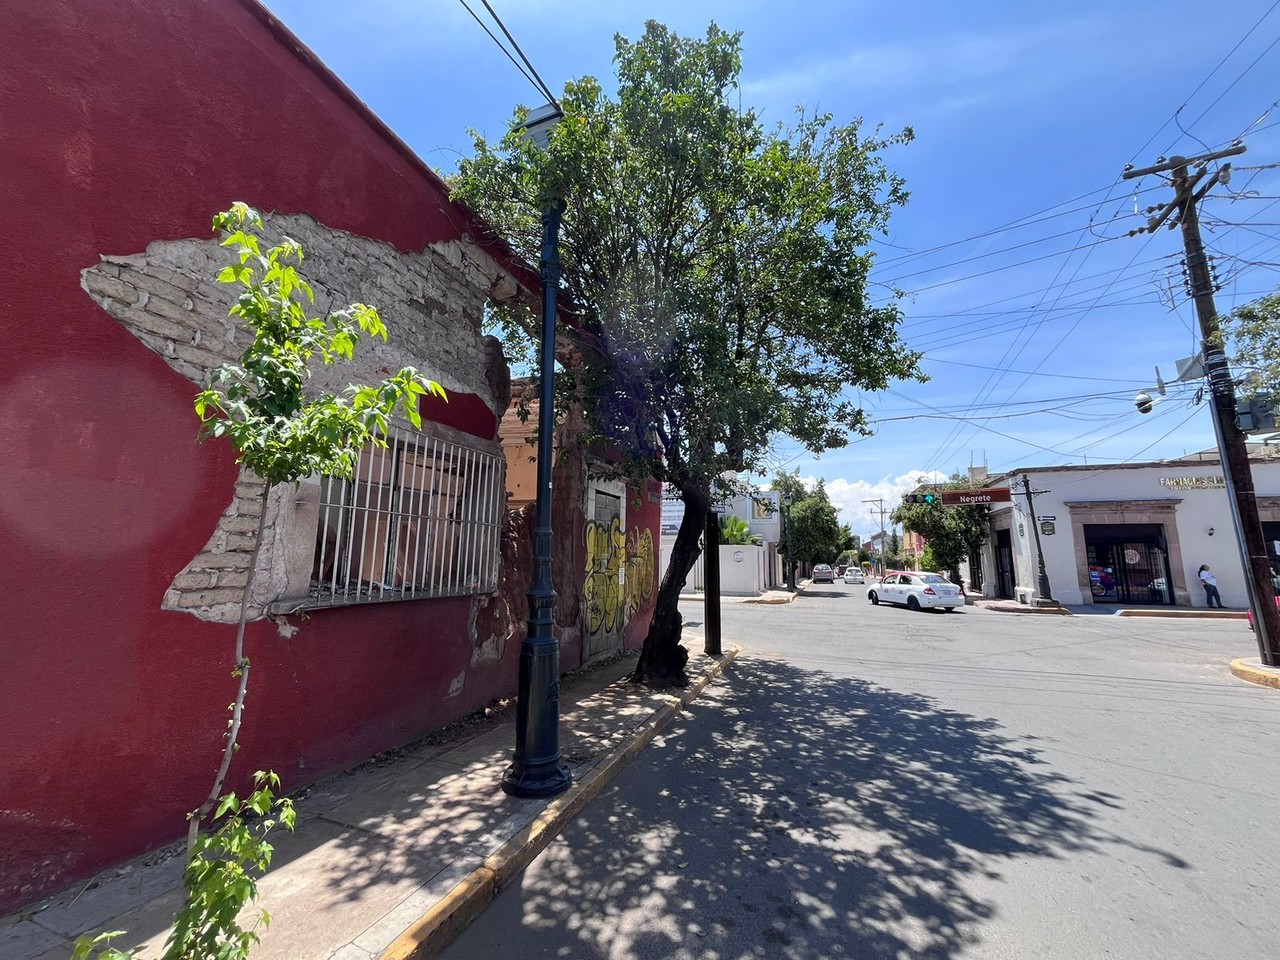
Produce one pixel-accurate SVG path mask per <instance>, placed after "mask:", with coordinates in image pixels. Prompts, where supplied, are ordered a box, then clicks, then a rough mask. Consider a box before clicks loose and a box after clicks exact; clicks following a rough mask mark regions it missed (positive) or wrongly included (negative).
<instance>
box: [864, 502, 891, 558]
mask: <svg viewBox="0 0 1280 960" xmlns="http://www.w3.org/2000/svg"><path fill="white" fill-rule="evenodd" d="M862 502H863V503H874V504H875V505H876V506H877V507H879V508H880V509H879V513H880V552H879V554H877V556H876V559H877V560H878V561H879V565H880V576H881V577H883V576H884V551H885V548H886V547H887V546H888V544H887V543H885V540H884V515H885V514H886V513H887V512H888V511H887V510H885V507H884V499H883V498H881V499H878V500H863V501H862ZM876 512H877V511H875V510H872V511H871V515H872V516H875V515H876Z"/></svg>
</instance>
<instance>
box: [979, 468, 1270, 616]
mask: <svg viewBox="0 0 1280 960" xmlns="http://www.w3.org/2000/svg"><path fill="white" fill-rule="evenodd" d="M1251 463H1252V467H1253V477H1254V484H1255V487H1256V490H1257V495H1258V507H1259V512H1260V514H1261V517H1262V525H1263V534H1264V537H1265V539H1266V541H1267V549H1268V552H1269V554H1270V556H1271V560H1272V566H1273V570H1280V460H1274V459H1270V458H1269V457H1266V456H1258V455H1255V456H1254V458H1253V459H1252V461H1251ZM1024 478H1025V479H1026V480H1027V481H1028V482H1029V485H1030V488H1031V503H1033V504H1034V513H1033V512H1032V510H1031V509H1030V508H1029V506H1028V497H1027V495H1026V494H1025V492H1023V487H1024V484H1023V479H1024ZM985 486H987V487H1003V486H1008V487H1011V488H1012V490H1013V500H1012V502H1011V503H1006V504H993V505H991V507H990V514H989V523H990V535H989V537H988V541H987V544H986V545H985V546H984V547H983V549H982V551H981V553H980V554H979V555H978V556H975V557H973V558H971V559H970V562H969V564H968V570H967V572H966V576H965V579H966V583H967V584H969V585H970V586H971V587H974V588H978V587H980V588H981V590H982V592H983V593H984V594H985V595H986V596H989V597H999V598H1005V599H1030V598H1032V597H1035V596H1038V595H1039V592H1040V591H1039V587H1038V582H1039V566H1040V558H1041V557H1043V559H1044V566H1045V571H1046V573H1047V574H1048V579H1049V585H1050V589H1051V592H1052V594H1053V597H1054V599H1055V600H1057V601H1058V602H1060V603H1064V604H1068V605H1074V604H1107V605H1130V604H1135V605H1151V606H1204V605H1205V595H1204V590H1203V588H1202V586H1201V584H1200V581H1199V579H1198V571H1199V569H1200V566H1201V565H1202V564H1209V566H1210V568H1211V569H1212V570H1213V572H1214V574H1215V576H1216V577H1217V581H1218V588H1219V590H1220V591H1221V593H1222V599H1223V602H1224V603H1225V604H1227V605H1228V606H1233V607H1245V606H1247V603H1248V599H1247V593H1246V589H1245V584H1244V577H1243V572H1242V568H1241V561H1240V553H1239V548H1238V546H1237V542H1236V537H1235V533H1234V530H1233V527H1232V522H1231V512H1230V506H1229V504H1228V502H1227V493H1226V486H1225V483H1224V481H1223V478H1222V470H1221V467H1220V464H1219V462H1218V460H1217V458H1216V456H1212V455H1200V456H1197V457H1193V458H1188V459H1182V460H1171V461H1164V462H1158V463H1131V464H1119V465H1114V466H1106V465H1102V466H1065V467H1046V468H1026V469H1020V470H1014V471H1010V472H1009V473H1006V474H1001V475H996V476H992V477H991V478H989V479H988V480H987V481H986V483H985Z"/></svg>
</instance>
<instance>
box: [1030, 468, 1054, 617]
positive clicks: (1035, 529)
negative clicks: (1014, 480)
mask: <svg viewBox="0 0 1280 960" xmlns="http://www.w3.org/2000/svg"><path fill="white" fill-rule="evenodd" d="M1022 492H1023V493H1025V494H1026V495H1027V513H1028V514H1030V516H1028V517H1027V521H1028V522H1029V523H1030V524H1031V532H1032V533H1033V534H1034V535H1035V538H1036V560H1038V561H1039V564H1040V586H1039V587H1038V589H1039V591H1040V599H1041V600H1047V601H1049V603H1052V604H1054V605H1055V606H1056V605H1057V603H1058V601H1056V600H1054V599H1053V592H1052V591H1051V590H1050V589H1049V571H1048V570H1046V569H1045V566H1044V548H1043V547H1041V546H1040V521H1039V520H1037V519H1036V502H1035V500H1033V499H1032V497H1031V481H1030V480H1029V479H1027V475H1026V474H1025V473H1024V474H1023V475H1022ZM1036 492H1037V493H1044V492H1045V491H1043V490H1038V491H1036Z"/></svg>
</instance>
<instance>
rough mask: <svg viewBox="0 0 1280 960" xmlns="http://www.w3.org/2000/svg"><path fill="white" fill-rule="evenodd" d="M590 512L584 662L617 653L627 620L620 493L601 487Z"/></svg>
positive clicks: (584, 592)
mask: <svg viewBox="0 0 1280 960" xmlns="http://www.w3.org/2000/svg"><path fill="white" fill-rule="evenodd" d="M588 510H589V517H588V520H587V524H586V538H587V543H586V547H587V564H586V577H585V579H584V581H583V584H582V599H583V604H584V607H585V609H584V611H583V613H584V616H583V619H584V621H585V622H584V624H583V625H584V627H585V630H584V631H583V633H584V639H583V643H584V649H583V661H584V662H588V661H591V660H595V659H597V658H598V657H605V656H608V655H610V654H612V653H614V652H616V651H617V649H618V647H619V646H620V645H621V643H622V628H623V626H624V623H625V620H626V612H625V610H624V605H623V599H624V595H625V587H626V535H625V533H624V529H625V527H624V524H625V515H624V512H623V502H622V496H621V492H614V491H612V490H610V489H609V488H608V487H607V486H606V485H605V484H603V483H602V484H600V486H599V487H597V489H595V490H594V491H593V492H592V493H591V496H590V497H589V498H588Z"/></svg>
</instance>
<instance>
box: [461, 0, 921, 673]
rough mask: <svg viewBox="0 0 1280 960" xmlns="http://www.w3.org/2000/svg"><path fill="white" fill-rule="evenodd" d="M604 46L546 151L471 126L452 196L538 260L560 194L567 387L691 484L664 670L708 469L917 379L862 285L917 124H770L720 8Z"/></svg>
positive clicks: (638, 452) (666, 593)
mask: <svg viewBox="0 0 1280 960" xmlns="http://www.w3.org/2000/svg"><path fill="white" fill-rule="evenodd" d="M614 65H615V68H616V74H617V94H616V96H611V95H609V94H608V93H607V92H606V90H605V88H604V86H603V85H602V84H600V83H599V82H598V81H597V80H596V79H594V78H592V77H584V78H581V79H579V80H576V81H573V82H571V83H569V84H567V85H566V87H565V91H564V96H563V99H562V106H563V109H564V114H565V116H564V119H563V120H562V121H561V122H560V123H559V125H558V126H557V127H556V128H555V130H554V131H553V133H552V136H551V142H550V145H549V147H548V149H547V150H546V151H545V152H543V151H539V150H538V149H536V148H535V147H533V146H532V145H531V144H529V143H528V142H526V141H525V140H524V139H522V137H521V136H520V135H519V134H518V133H516V132H513V133H512V134H510V135H508V136H507V137H506V138H504V139H503V140H502V141H501V142H500V143H497V144H491V143H490V142H488V141H487V140H486V139H484V138H483V137H481V136H476V138H475V156H474V157H472V158H470V159H468V160H465V161H464V162H463V163H462V164H461V167H460V170H459V173H458V176H457V177H456V179H455V187H456V192H455V195H456V196H457V197H459V198H460V199H463V200H465V201H466V202H468V203H469V204H470V205H471V206H472V207H474V208H475V209H477V210H478V211H479V212H480V213H481V214H482V215H483V216H484V217H486V218H487V219H489V220H490V221H491V222H493V223H495V224H497V225H498V227H499V228H500V230H501V231H502V232H503V234H504V235H506V236H507V237H508V238H510V241H511V242H512V244H513V246H514V247H515V248H516V250H517V251H519V252H520V253H522V254H523V255H525V256H526V257H528V258H529V259H531V260H532V259H536V257H537V255H538V249H539V241H540V235H541V234H540V230H539V227H538V215H539V210H540V209H541V207H542V206H544V205H545V204H547V203H553V202H561V201H563V202H564V203H565V204H566V208H565V212H564V232H563V242H562V244H561V260H562V265H563V278H564V279H563V282H564V288H565V292H566V294H567V295H568V296H567V300H568V301H569V303H571V304H572V309H573V310H574V311H575V316H574V320H573V323H572V324H570V325H569V326H568V328H567V329H566V331H565V332H566V333H567V334H568V336H569V337H570V338H572V340H573V341H574V343H575V345H576V346H577V348H578V350H577V352H578V353H579V354H580V355H581V357H582V361H583V367H582V369H581V370H580V371H577V370H574V371H572V372H573V376H572V377H568V378H564V381H563V382H564V383H565V389H566V390H567V391H569V392H571V393H572V394H573V398H574V400H575V401H576V402H579V403H581V404H583V406H584V407H585V409H586V410H587V413H588V415H589V416H588V420H589V422H590V423H592V424H593V425H594V427H595V430H596V432H597V433H598V435H599V437H600V438H603V439H605V440H607V441H608V442H610V443H612V444H613V445H614V446H615V447H616V449H618V450H619V451H620V452H621V453H622V455H623V457H624V469H625V470H626V472H628V473H629V474H630V475H632V476H639V475H642V474H646V473H647V474H652V475H654V476H656V477H657V478H659V479H661V480H663V481H665V482H667V483H669V484H670V485H671V486H672V487H673V488H674V489H676V490H678V491H679V492H680V496H681V498H682V499H683V501H684V503H685V517H686V519H687V520H688V522H687V523H685V524H683V525H682V526H681V529H680V532H679V534H678V536H677V539H676V543H675V544H674V546H673V549H672V553H671V562H670V564H669V565H668V568H667V573H666V575H665V577H664V579H663V582H662V584H661V586H660V587H659V591H658V599H657V605H656V609H655V613H654V618H653V622H652V625H651V627H650V631H649V634H648V636H647V637H646V638H645V643H644V648H643V650H642V653H641V660H640V665H639V666H638V667H637V679H647V680H649V681H650V682H656V683H661V682H667V681H672V682H677V683H678V682H681V680H682V679H683V665H684V662H685V660H686V659H687V656H688V655H687V653H686V652H685V651H684V648H683V647H681V646H680V644H679V640H680V632H681V618H680V615H679V611H678V609H677V603H678V600H679V594H680V588H681V586H682V585H683V583H684V581H685V579H686V577H687V575H688V573H689V570H690V569H691V568H692V565H693V562H694V561H695V559H696V557H697V553H698V539H699V534H700V529H699V523H698V518H700V517H704V516H705V515H706V511H707V507H708V505H709V504H710V503H711V501H712V497H713V495H715V494H717V493H719V492H720V491H719V490H718V487H717V478H718V477H719V476H720V475H721V474H722V473H723V472H725V471H729V470H733V471H739V472H741V471H750V470H759V469H761V468H762V466H763V460H764V457H765V455H766V453H767V451H768V448H769V444H770V441H771V439H772V438H773V437H774V436H776V435H778V434H785V435H788V436H790V437H792V438H794V439H795V440H797V441H799V442H800V443H801V444H802V445H803V446H804V447H805V448H806V449H809V450H811V451H815V452H817V451H821V450H825V449H828V448H831V447H840V446H844V445H845V444H846V443H847V442H848V440H849V437H850V436H851V435H856V434H859V433H865V432H867V423H866V417H865V413H864V411H863V410H862V409H861V408H860V407H858V406H857V405H856V404H855V403H853V402H850V401H848V400H843V399H836V400H833V398H838V397H840V396H841V395H842V393H843V391H845V390H846V388H848V387H850V386H859V387H862V388H863V389H872V390H876V389H882V388H884V387H886V386H888V385H889V384H890V383H891V382H892V381H894V380H897V379H903V378H910V377H919V376H921V374H920V372H919V367H918V365H917V360H918V354H916V353H913V352H912V351H910V350H909V349H907V348H906V346H905V345H904V344H903V342H902V341H901V339H900V338H899V336H898V324H899V322H900V319H901V314H900V311H899V309H898V307H897V306H896V304H894V303H892V302H891V303H888V304H882V305H877V304H873V303H872V302H871V298H870V297H869V296H868V292H867V273H868V270H869V268H870V266H871V262H872V253H871V252H870V249H869V244H870V241H871V240H872V238H873V237H874V236H875V235H876V234H877V233H881V232H883V231H885V230H886V229H887V227H888V222H889V215H890V212H891V211H892V209H893V208H894V207H896V206H899V205H901V204H902V203H904V202H905V201H906V196H907V195H906V191H905V189H904V187H903V183H902V181H901V179H900V178H899V177H897V176H896V175H894V174H893V173H891V172H890V171H889V169H888V168H887V167H886V166H885V163H884V161H883V159H882V153H883V151H885V150H886V149H887V148H890V147H894V146H897V145H900V144H905V143H907V142H908V141H910V139H911V137H912V134H911V131H910V130H904V131H902V132H901V133H897V134H893V135H889V136H884V135H882V134H881V133H880V132H879V131H878V130H876V131H871V132H866V131H864V130H863V128H862V124H861V122H860V121H854V122H851V123H848V124H843V125H840V124H837V123H835V121H834V120H833V118H832V117H831V116H829V115H812V114H806V113H798V114H797V117H796V120H795V122H794V124H793V125H792V126H790V127H789V128H785V129H784V128H767V127H766V126H765V124H764V123H763V122H762V121H761V119H760V117H759V116H758V115H757V114H756V113H755V112H754V111H753V110H751V109H749V108H745V109H744V108H743V107H741V105H740V91H739V73H740V70H741V44H740V37H739V35H737V34H731V33H726V32H725V31H723V30H720V29H719V28H718V27H716V26H714V25H712V26H711V27H710V28H709V29H708V30H707V33H706V36H705V37H704V38H701V39H698V38H689V37H681V36H678V35H676V34H675V33H673V32H671V31H670V30H668V29H667V28H666V27H664V26H662V25H661V24H658V23H655V22H652V21H651V22H649V23H648V24H647V25H646V28H645V32H644V35H643V36H642V37H641V38H640V39H638V40H636V41H630V40H627V39H626V38H624V37H621V36H619V37H617V38H616V40H615V56H614ZM525 116H526V112H525V111H523V110H521V111H518V113H517V116H516V120H517V121H520V120H523V119H524V117H525ZM498 319H499V320H500V322H502V323H503V324H504V325H505V328H506V330H507V332H508V336H507V338H506V339H507V341H508V342H509V343H511V344H512V347H513V350H514V348H515V346H516V344H515V343H514V342H513V340H514V339H515V338H516V335H517V334H522V335H523V341H524V342H525V343H526V344H528V343H530V342H531V338H530V334H531V332H532V330H531V326H532V324H533V321H534V318H532V317H531V316H528V315H525V314H521V313H516V312H510V313H506V314H504V315H501V316H500V317H499V318H498Z"/></svg>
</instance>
